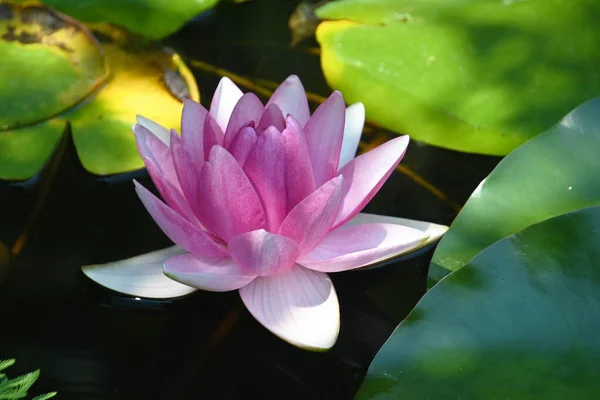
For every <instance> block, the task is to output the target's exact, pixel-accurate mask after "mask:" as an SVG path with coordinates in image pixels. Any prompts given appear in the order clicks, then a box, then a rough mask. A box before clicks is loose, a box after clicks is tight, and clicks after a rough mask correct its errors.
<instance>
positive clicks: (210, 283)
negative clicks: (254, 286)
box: [163, 254, 255, 292]
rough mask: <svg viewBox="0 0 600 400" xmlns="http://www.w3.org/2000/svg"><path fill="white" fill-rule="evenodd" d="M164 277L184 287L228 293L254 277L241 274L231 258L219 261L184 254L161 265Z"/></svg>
mask: <svg viewBox="0 0 600 400" xmlns="http://www.w3.org/2000/svg"><path fill="white" fill-rule="evenodd" d="M163 271H164V273H165V275H166V276H168V277H169V278H171V279H173V280H174V281H177V282H181V283H183V284H184V285H188V286H191V287H195V288H197V289H201V290H207V291H210V292H228V291H230V290H235V289H239V288H241V287H244V286H246V285H247V284H249V283H250V282H252V281H253V280H254V279H255V277H254V276H249V275H245V274H243V273H242V271H241V269H240V267H239V266H238V265H237V264H235V263H234V262H233V260H232V259H231V258H223V259H220V260H216V259H210V258H202V257H198V256H196V255H194V254H184V255H181V256H175V257H171V258H169V259H168V260H167V261H165V263H164V264H163Z"/></svg>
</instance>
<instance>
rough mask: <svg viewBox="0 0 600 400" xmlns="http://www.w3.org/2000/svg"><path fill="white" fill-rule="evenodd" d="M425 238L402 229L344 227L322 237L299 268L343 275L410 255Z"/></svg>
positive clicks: (414, 231)
mask: <svg viewBox="0 0 600 400" xmlns="http://www.w3.org/2000/svg"><path fill="white" fill-rule="evenodd" d="M427 238H428V235H426V234H424V233H423V232H421V231H420V230H418V229H414V228H409V227H407V226H402V225H394V224H365V225H353V226H348V225H345V226H342V227H341V228H338V229H336V230H334V231H332V232H330V233H329V234H328V235H327V236H325V237H324V238H323V240H322V241H321V243H320V244H319V246H317V247H316V248H315V249H314V250H313V251H311V252H310V253H308V254H306V255H305V256H304V257H302V259H301V260H299V264H301V265H302V266H304V267H306V268H310V269H312V270H315V271H321V272H339V271H346V270H349V269H354V268H359V267H363V266H365V265H368V264H374V263H377V262H381V261H384V260H386V259H388V258H392V257H396V256H398V255H400V254H402V253H405V252H408V251H411V250H412V249H414V248H416V247H418V246H419V245H420V244H421V243H423V242H424V241H425V240H427Z"/></svg>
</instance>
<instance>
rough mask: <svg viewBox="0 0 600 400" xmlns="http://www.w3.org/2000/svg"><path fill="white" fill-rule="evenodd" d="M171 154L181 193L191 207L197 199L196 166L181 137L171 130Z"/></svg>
mask: <svg viewBox="0 0 600 400" xmlns="http://www.w3.org/2000/svg"><path fill="white" fill-rule="evenodd" d="M171 153H172V155H173V164H174V165H175V172H177V180H178V182H179V186H180V187H181V192H182V194H183V196H184V197H185V199H186V200H187V204H188V205H189V206H190V207H193V206H194V205H195V204H196V200H197V198H198V179H197V177H198V174H197V172H196V165H195V164H194V163H192V160H191V157H190V154H189V153H188V152H187V151H186V149H185V147H184V143H183V140H182V138H181V136H179V135H178V134H177V132H175V131H174V130H171Z"/></svg>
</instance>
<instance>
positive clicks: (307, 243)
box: [84, 76, 443, 350]
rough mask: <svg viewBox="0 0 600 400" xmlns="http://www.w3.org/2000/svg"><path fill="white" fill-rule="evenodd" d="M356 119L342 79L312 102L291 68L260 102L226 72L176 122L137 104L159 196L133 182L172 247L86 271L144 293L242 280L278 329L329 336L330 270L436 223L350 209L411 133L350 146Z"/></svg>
mask: <svg viewBox="0 0 600 400" xmlns="http://www.w3.org/2000/svg"><path fill="white" fill-rule="evenodd" d="M363 124H364V108H363V106H362V104H360V103H358V104H355V105H353V106H350V107H348V108H347V109H346V108H345V104H344V100H343V98H342V95H341V94H340V93H339V92H334V93H333V94H332V95H331V96H330V97H329V98H328V99H327V101H325V102H324V103H323V104H321V105H320V107H319V108H318V109H317V110H316V111H315V113H314V114H313V115H312V116H311V115H310V112H309V108H308V102H307V100H306V96H305V93H304V88H303V87H302V84H301V83H300V80H299V79H298V78H297V77H296V76H290V77H289V78H288V79H287V80H286V81H284V82H283V83H282V84H281V86H280V87H279V88H278V89H277V90H276V91H275V93H274V94H273V96H272V97H271V99H270V100H269V102H268V103H267V104H266V106H264V105H263V104H262V103H261V101H260V100H259V99H258V98H257V97H256V96H255V95H254V94H252V93H246V94H242V92H241V91H240V89H238V88H237V87H236V86H235V85H234V84H233V83H232V82H231V81H230V80H229V79H227V78H223V79H222V80H221V82H220V84H219V86H218V88H217V91H216V93H215V95H214V97H213V100H212V104H211V107H210V111H207V110H206V109H205V108H203V107H202V106H201V105H200V104H198V103H195V102H194V101H191V100H188V101H186V102H185V104H184V108H183V116H182V121H181V131H182V134H181V136H179V135H178V134H177V132H176V131H174V130H171V131H170V132H169V131H167V129H165V128H163V127H161V126H159V125H157V124H156V123H154V122H152V121H150V120H147V119H145V118H142V117H140V118H139V119H138V124H136V125H134V127H133V130H134V132H135V135H136V139H137V144H138V148H139V151H140V154H141V155H142V157H143V160H144V162H145V164H146V167H147V170H148V173H149V174H150V176H151V178H152V180H153V181H154V183H155V185H156V187H157V189H158V191H159V192H160V194H161V196H162V198H163V199H164V202H163V201H161V200H160V199H158V198H157V197H156V196H154V195H153V194H152V193H150V192H149V191H148V190H147V189H146V188H144V187H143V186H141V185H140V184H139V183H137V182H135V190H136V191H137V193H138V195H139V197H140V199H141V200H142V202H143V204H144V206H145V207H146V209H147V210H148V212H149V213H150V215H151V216H152V218H153V219H154V221H155V222H156V223H157V225H158V226H159V227H160V228H161V229H162V230H163V232H164V233H165V234H166V235H167V236H168V237H169V238H170V239H171V240H172V241H173V242H175V244H177V246H178V247H176V248H171V249H167V250H163V251H160V252H156V253H153V254H150V255H145V256H141V258H140V257H136V258H134V259H129V260H125V261H121V262H117V263H114V264H110V265H104V266H100V267H98V266H96V267H85V268H84V271H85V272H86V274H87V275H88V276H89V277H91V278H92V279H94V280H96V281H98V282H100V283H101V284H104V285H105V286H108V287H110V288H112V289H115V290H118V291H122V292H125V293H130V294H135V295H140V296H147V297H169V296H173V295H181V294H185V293H188V292H189V291H191V290H193V289H194V288H195V289H201V290H209V291H217V292H220V291H230V290H239V293H240V295H241V298H242V300H243V302H244V304H245V305H246V307H247V308H248V310H249V311H250V313H251V314H252V315H253V316H254V317H255V318H256V319H257V320H258V321H259V322H260V323H261V324H262V325H264V326H265V327H266V328H267V329H269V330H270V331H271V332H273V333H274V334H275V335H277V336H279V337H281V338H283V339H284V340H286V341H288V342H290V343H292V344H294V345H297V346H300V347H304V348H309V349H313V350H323V349H328V348H330V347H331V346H333V344H334V343H335V341H336V339H337V335H338V330H339V306H338V301H337V296H336V293H335V290H334V288H333V285H332V283H331V280H330V278H329V277H328V275H327V273H330V272H339V271H346V270H350V269H354V268H360V267H363V266H366V265H369V264H372V263H376V262H379V261H382V260H385V259H387V258H390V257H394V256H397V255H399V254H401V253H405V252H408V251H411V250H414V249H415V248H418V247H422V246H423V245H424V244H425V243H428V242H426V241H427V239H428V238H429V237H430V235H429V233H430V232H429V231H430V228H431V227H432V226H433V225H428V224H425V223H417V222H414V221H413V222H412V223H411V222H410V221H408V224H410V225H412V226H413V227H409V226H403V225H402V224H398V223H397V222H407V221H400V220H399V219H389V218H387V219H386V217H379V216H371V215H368V214H360V215H359V216H358V217H357V214H358V213H359V212H360V211H361V210H362V209H363V208H364V207H365V205H366V204H367V203H368V202H369V200H371V199H372V198H373V196H374V195H375V194H376V193H377V191H378V190H379V188H380V187H381V186H382V185H383V183H384V182H385V181H386V179H387V178H388V177H389V176H390V174H391V173H392V172H393V171H394V169H395V168H396V166H397V165H398V163H399V162H400V160H401V159H402V157H403V155H404V153H405V151H406V148H407V145H408V141H409V138H408V136H402V137H398V138H396V139H393V140H390V141H389V142H387V143H385V144H383V145H381V146H379V147H377V148H375V149H373V150H371V151H369V152H368V153H366V154H363V155H361V156H359V157H357V158H354V155H355V153H356V150H357V147H358V143H359V139H360V134H361V131H362V128H363ZM355 217H356V218H355ZM353 218H354V219H353ZM351 220H352V221H351ZM438 228H439V226H438ZM441 231H443V228H442V229H441V230H440V229H438V230H437V232H436V234H435V235H434V236H435V237H434V238H433V239H437V238H439V236H440V234H441V233H443V232H441ZM440 232H441V233H440ZM161 264H162V269H163V270H164V274H165V275H166V276H167V277H168V278H170V279H171V280H172V281H169V283H165V280H167V281H168V279H167V278H165V277H164V276H162V275H161V274H160V272H159V271H160V268H161ZM174 281H175V282H174ZM177 282H179V283H177ZM132 288H134V289H132Z"/></svg>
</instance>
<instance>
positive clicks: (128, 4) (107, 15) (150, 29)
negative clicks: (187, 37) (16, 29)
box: [12, 0, 219, 39]
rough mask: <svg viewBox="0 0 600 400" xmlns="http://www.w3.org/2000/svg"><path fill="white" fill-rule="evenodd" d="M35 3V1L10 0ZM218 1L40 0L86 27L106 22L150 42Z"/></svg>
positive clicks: (175, 28) (173, 29)
mask: <svg viewBox="0 0 600 400" xmlns="http://www.w3.org/2000/svg"><path fill="white" fill-rule="evenodd" d="M12 1H13V2H17V3H35V2H36V0H12ZM218 2H219V0H177V1H171V0H77V1H73V0H41V1H40V3H43V4H45V5H48V6H50V7H52V8H54V9H55V10H57V11H60V12H61V13H64V14H67V15H69V16H70V17H73V18H75V19H77V20H79V21H82V22H85V23H91V22H92V23H93V22H106V23H110V24H115V25H119V26H122V27H124V28H127V29H129V30H130V31H132V32H136V33H139V34H141V35H144V36H145V37H147V38H150V39H160V38H163V37H165V36H168V35H170V34H172V33H175V32H176V31H177V30H179V29H180V28H181V27H182V26H183V25H184V24H185V23H186V22H188V21H189V20H190V19H192V18H193V17H195V16H196V15H198V14H200V13H202V12H203V11H206V10H208V9H210V8H212V7H214V6H215V5H216V4H217V3H218Z"/></svg>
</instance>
